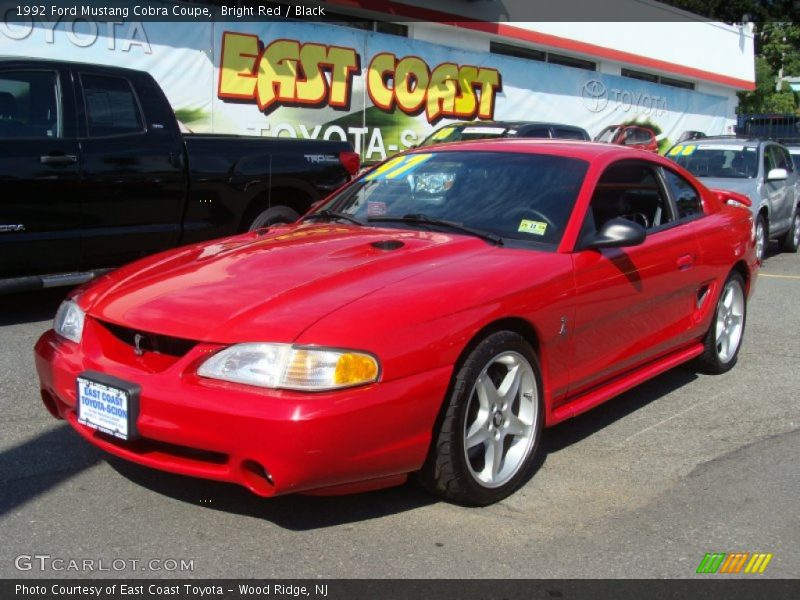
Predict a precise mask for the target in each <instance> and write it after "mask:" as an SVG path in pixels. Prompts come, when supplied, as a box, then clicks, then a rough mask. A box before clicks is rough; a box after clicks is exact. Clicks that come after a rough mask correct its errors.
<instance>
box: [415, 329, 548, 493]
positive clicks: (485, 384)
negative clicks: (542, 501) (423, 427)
mask: <svg viewBox="0 0 800 600" xmlns="http://www.w3.org/2000/svg"><path fill="white" fill-rule="evenodd" d="M540 382H541V376H540V369H539V363H538V361H537V360H536V355H535V354H534V352H533V350H532V349H531V347H530V345H529V344H528V342H527V341H525V339H524V338H523V337H522V336H520V335H518V334H516V333H513V332H511V331H499V332H496V333H493V334H491V335H489V336H488V337H486V338H485V339H484V340H483V341H482V342H480V343H479V344H478V345H477V346H476V347H475V348H474V349H473V350H472V352H470V354H469V356H468V357H467V359H466V360H465V361H464V363H463V365H462V366H461V368H460V369H459V370H458V372H457V373H455V376H454V379H453V382H452V385H451V392H450V395H449V397H448V398H446V400H445V406H444V408H443V410H444V413H443V417H442V418H441V425H440V426H439V428H438V431H436V432H434V437H433V440H432V446H431V450H430V452H429V455H428V460H427V461H426V463H425V465H424V466H423V469H422V472H421V473H420V479H421V481H422V483H423V485H424V486H425V487H427V488H428V489H429V490H431V491H432V492H434V493H436V494H438V495H440V496H442V497H444V498H446V499H447V500H451V501H454V502H459V503H463V504H473V505H486V504H491V503H492V502H497V501H498V500H501V499H503V498H505V497H506V496H508V495H509V494H510V493H512V492H513V491H514V490H515V489H516V488H517V487H519V486H520V484H521V483H522V482H523V481H524V480H525V478H526V477H527V476H528V475H529V474H530V471H531V469H532V466H533V464H534V460H533V459H534V454H535V453H536V448H537V446H538V443H539V438H540V434H541V429H542V412H543V410H542V393H541V383H540Z"/></svg>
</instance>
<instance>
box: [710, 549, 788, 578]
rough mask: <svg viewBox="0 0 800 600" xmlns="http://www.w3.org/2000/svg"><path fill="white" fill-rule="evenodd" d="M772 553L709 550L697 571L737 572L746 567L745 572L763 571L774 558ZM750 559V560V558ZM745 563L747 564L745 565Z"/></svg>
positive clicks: (712, 572)
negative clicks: (728, 552)
mask: <svg viewBox="0 0 800 600" xmlns="http://www.w3.org/2000/svg"><path fill="white" fill-rule="evenodd" d="M772 556H773V555H772V554H767V553H762V552H756V553H754V554H750V553H749V552H732V553H730V554H727V553H725V552H709V553H707V554H706V555H705V556H704V557H703V560H701V561H700V565H699V566H698V567H697V573H704V574H714V573H717V572H719V573H720V574H722V573H727V574H737V573H741V572H742V567H744V572H745V573H752V574H755V573H763V572H764V571H765V570H766V569H767V565H768V564H769V561H771V560H772ZM748 559H749V560H748ZM745 564H746V565H747V566H746V567H745Z"/></svg>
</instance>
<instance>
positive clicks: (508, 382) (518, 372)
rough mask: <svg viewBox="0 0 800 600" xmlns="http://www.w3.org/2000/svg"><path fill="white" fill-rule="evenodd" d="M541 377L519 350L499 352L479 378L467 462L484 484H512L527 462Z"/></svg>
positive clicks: (467, 427)
mask: <svg viewBox="0 0 800 600" xmlns="http://www.w3.org/2000/svg"><path fill="white" fill-rule="evenodd" d="M538 410H539V393H538V388H537V384H536V376H535V375H534V372H533V368H532V367H531V365H530V363H529V362H528V361H527V359H526V358H525V357H524V356H522V355H521V354H518V353H517V352H512V351H508V352H503V353H501V354H498V355H497V356H495V357H494V358H493V359H491V360H490V361H489V363H488V364H487V365H486V366H485V367H484V368H483V370H482V371H481V374H480V375H479V376H478V378H477V380H476V381H475V385H474V386H473V388H472V392H471V393H470V397H469V405H468V406H467V416H466V419H465V421H464V453H465V455H466V459H467V467H468V468H469V471H470V474H471V475H472V476H473V477H474V478H475V480H476V481H477V482H478V483H479V484H481V485H482V486H484V487H487V488H497V487H500V486H502V485H503V484H505V483H507V482H508V481H509V480H510V479H511V478H512V477H514V475H516V473H517V472H518V471H519V469H520V468H521V467H522V465H523V464H525V461H526V459H527V458H528V456H529V454H530V453H531V449H532V448H533V443H534V440H535V438H536V431H535V425H534V424H535V423H537V419H538V414H537V412H538Z"/></svg>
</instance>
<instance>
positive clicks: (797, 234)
mask: <svg viewBox="0 0 800 600" xmlns="http://www.w3.org/2000/svg"><path fill="white" fill-rule="evenodd" d="M792 238H793V239H794V246H795V248H796V247H798V246H800V212H796V213H794V220H792Z"/></svg>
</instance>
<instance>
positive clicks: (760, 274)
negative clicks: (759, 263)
mask: <svg viewBox="0 0 800 600" xmlns="http://www.w3.org/2000/svg"><path fill="white" fill-rule="evenodd" d="M758 276H759V277H773V278H775V279H800V275H773V274H772V273H759V274H758Z"/></svg>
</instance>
